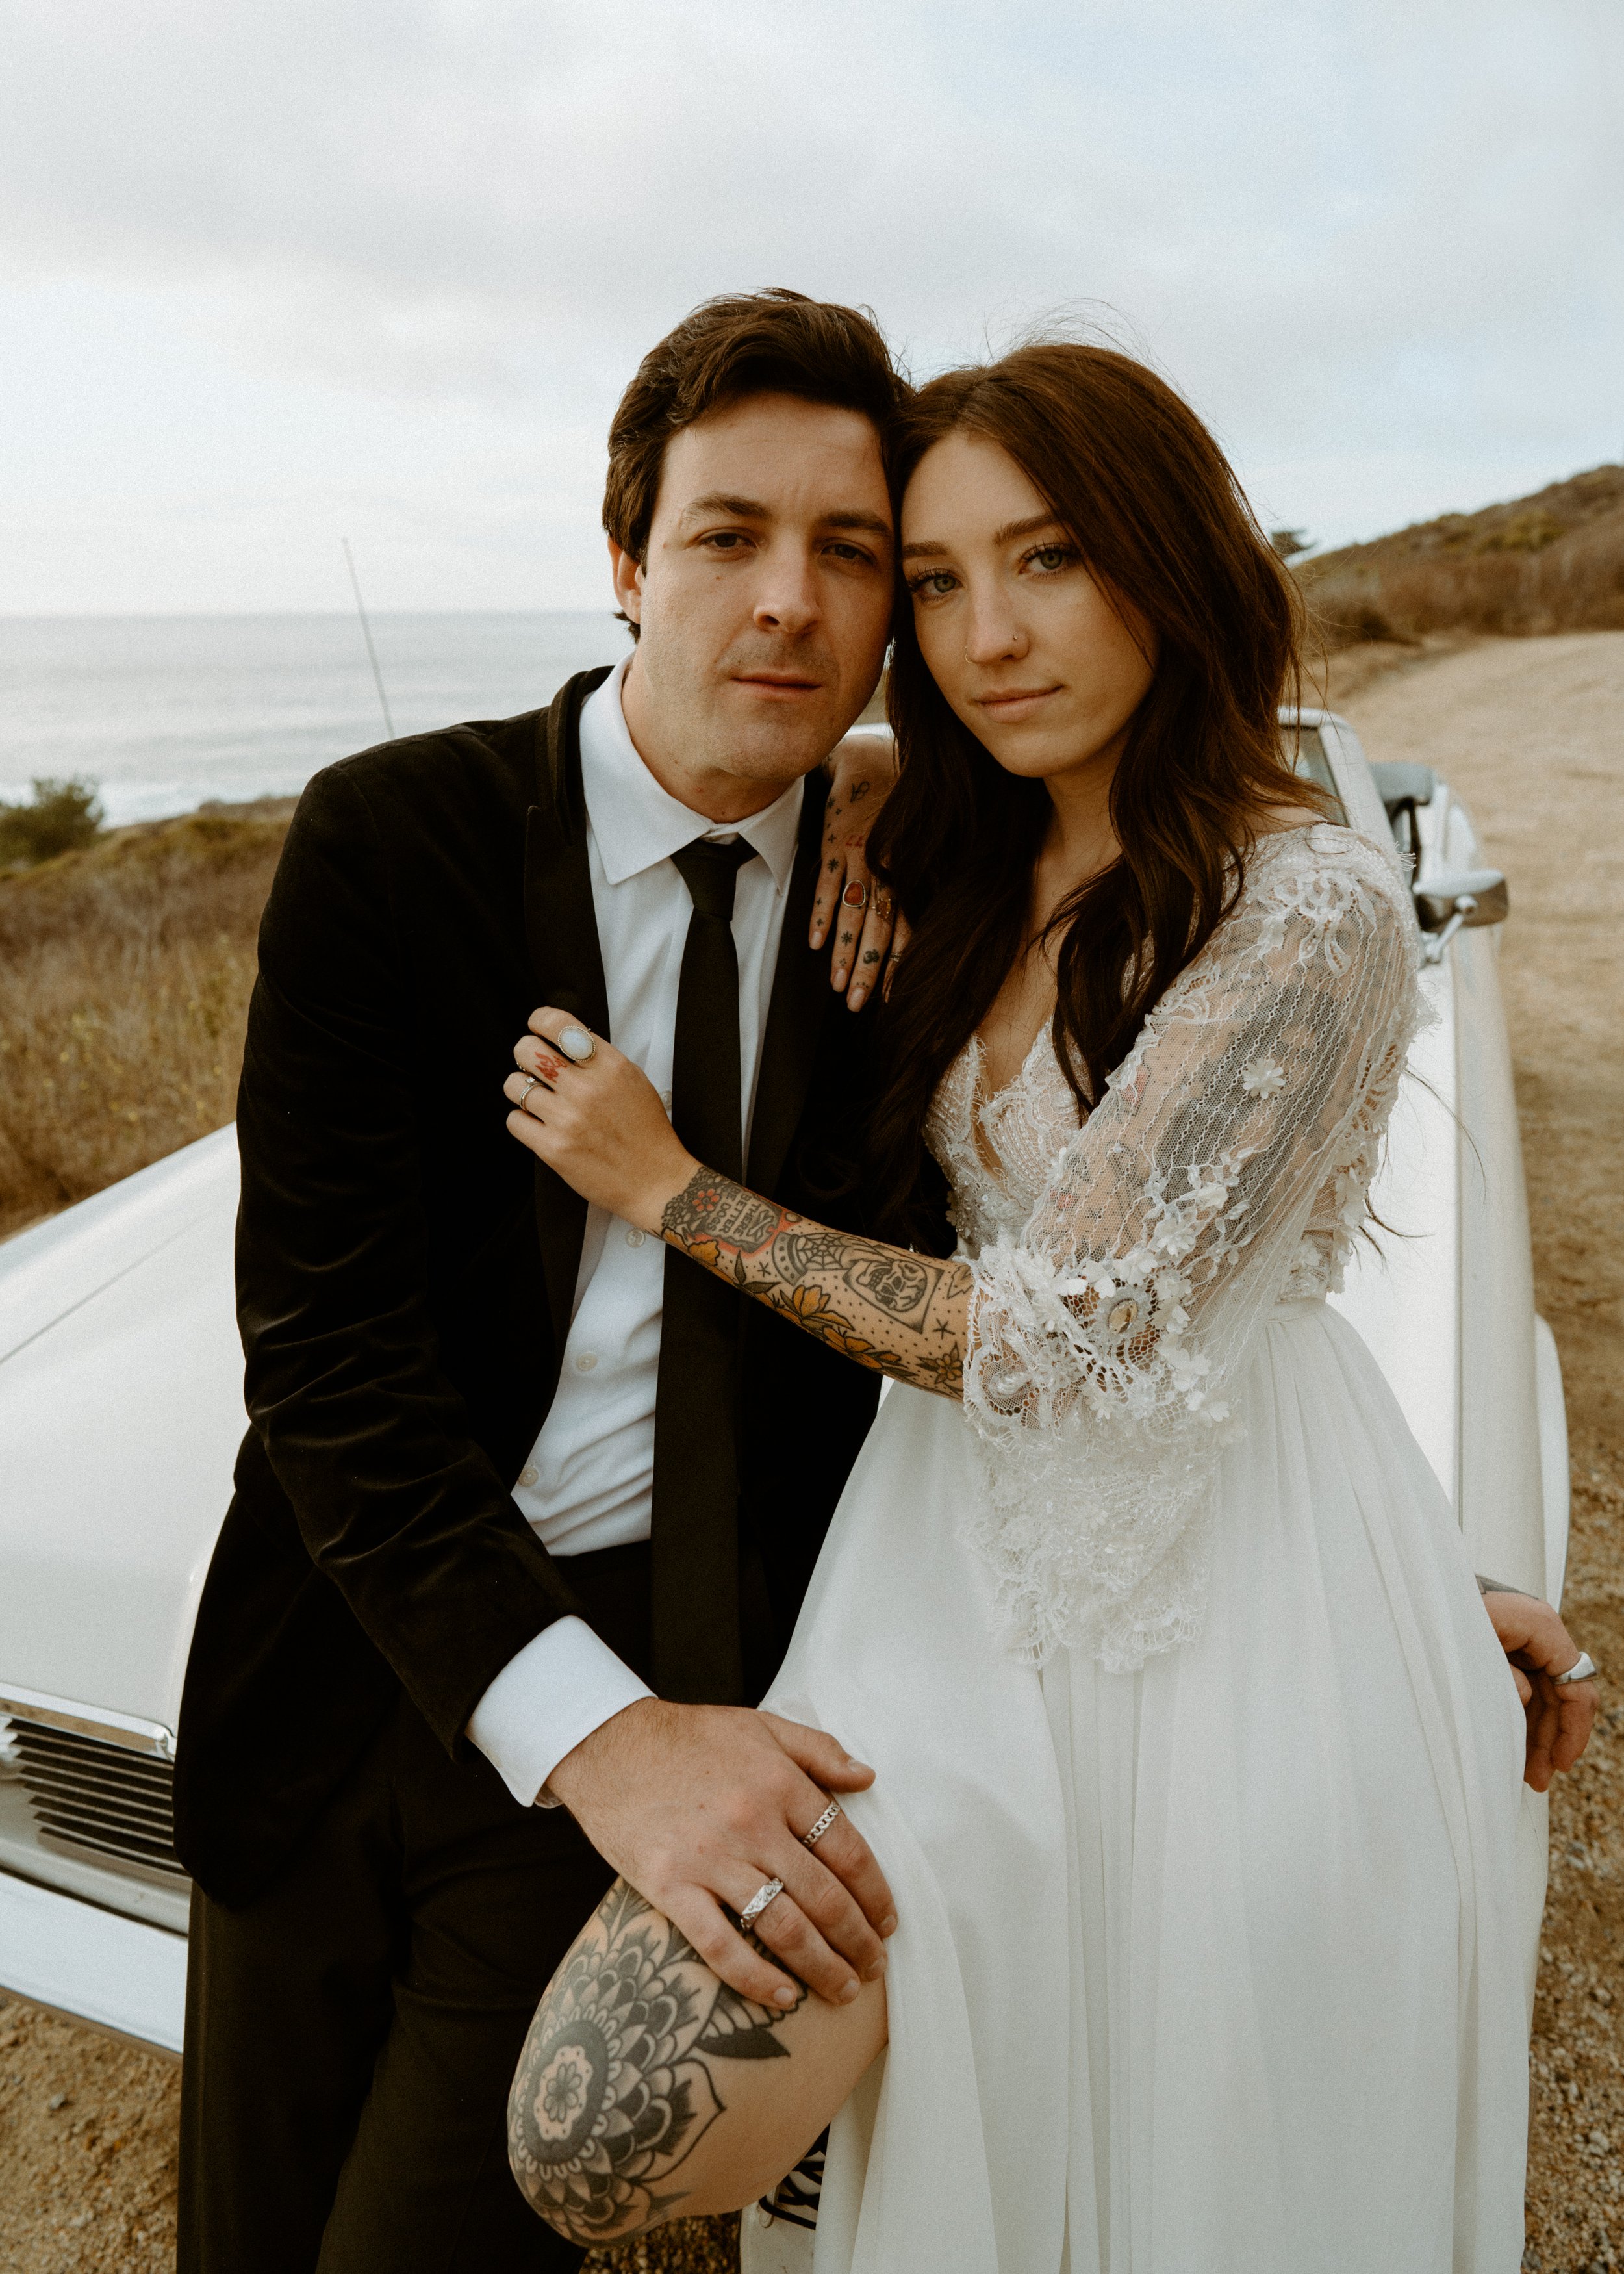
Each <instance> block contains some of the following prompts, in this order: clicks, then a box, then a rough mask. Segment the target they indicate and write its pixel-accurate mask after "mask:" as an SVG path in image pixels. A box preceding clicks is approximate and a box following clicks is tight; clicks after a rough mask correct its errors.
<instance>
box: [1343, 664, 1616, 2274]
mask: <svg viewBox="0 0 1624 2274" xmlns="http://www.w3.org/2000/svg"><path fill="white" fill-rule="evenodd" d="M1332 694H1333V699H1334V700H1335V697H1336V689H1335V680H1333V685H1332ZM1339 707H1340V708H1342V710H1343V711H1344V712H1346V714H1347V716H1348V717H1349V718H1350V719H1351V720H1352V721H1353V724H1354V725H1355V727H1357V729H1358V731H1359V734H1360V736H1361V738H1362V739H1363V741H1364V742H1365V749H1366V750H1367V751H1368V752H1369V754H1370V756H1371V757H1372V758H1417V759H1420V760H1422V761H1423V762H1424V763H1425V764H1430V765H1435V766H1437V767H1438V769H1439V770H1440V772H1442V773H1445V774H1447V776H1448V778H1449V779H1450V781H1451V782H1452V783H1453V784H1454V785H1455V787H1456V788H1457V789H1458V790H1460V791H1461V792H1462V794H1463V795H1464V797H1465V798H1466V800H1467V802H1468V803H1469V804H1470V807H1471V809H1472V814H1473V817H1474V819H1475V820H1476V822H1477V829H1478V834H1479V836H1480V837H1481V838H1482V840H1483V842H1484V845H1485V848H1486V850H1487V853H1488V855H1489V857H1490V858H1491V859H1492V861H1493V862H1495V863H1496V865H1497V866H1499V867H1501V868H1503V869H1504V870H1505V871H1506V873H1507V877H1508V879H1509V880H1510V885H1511V911H1512V913H1511V921H1510V922H1508V923H1507V927H1506V930H1505V933H1504V936H1503V942H1502V947H1501V954H1500V978H1501V983H1502V986H1503V989H1504V992H1505V998H1506V1013H1507V1024H1508V1027H1509V1028H1510V1034H1511V1049H1512V1058H1513V1061H1514V1064H1515V1070H1516V1081H1517V1103H1518V1106H1519V1109H1520V1113H1521V1118H1522V1148H1523V1155H1524V1159H1525V1163H1526V1167H1527V1173H1528V1195H1529V1206H1530V1215H1531V1217H1532V1222H1533V1235H1534V1274H1535V1291H1536V1299H1537V1301H1538V1305H1539V1308H1540V1310H1541V1311H1542V1312H1543V1313H1544V1314H1545V1317H1546V1318H1547V1319H1549V1321H1551V1326H1552V1329H1553V1332H1554V1333H1555V1336H1556V1340H1557V1346H1558V1348H1559V1349H1560V1352H1561V1357H1562V1371H1563V1376H1564V1380H1565V1383H1566V1387H1567V1392H1568V1427H1569V1430H1570V1432H1571V1444H1572V1456H1573V1461H1572V1466H1573V1481H1574V1537H1573V1547H1572V1550H1571V1554H1570V1556H1569V1561H1568V1589H1567V1593H1566V1594H1565V1596H1564V1598H1563V1610H1564V1613H1565V1615H1566V1616H1567V1618H1568V1624H1569V1625H1570V1627H1571V1628H1572V1629H1573V1630H1574V1632H1575V1636H1576V1637H1577V1638H1578V1639H1579V1640H1580V1641H1581V1642H1582V1643H1583V1645H1585V1646H1586V1647H1587V1648H1588V1649H1589V1650H1590V1654H1591V1655H1592V1657H1593V1658H1594V1659H1595V1660H1596V1661H1597V1663H1598V1665H1599V1666H1601V1667H1602V1668H1604V1669H1605V1671H1606V1672H1607V1673H1608V1674H1610V1675H1612V1676H1613V1679H1612V1680H1611V1681H1608V1682H1605V1683H1604V1685H1603V1698H1604V1700H1605V1701H1606V1703H1607V1706H1608V1711H1607V1712H1606V1713H1605V1719H1604V1723H1603V1726H1602V1727H1601V1728H1598V1731H1597V1733H1596V1736H1595V1737H1594V1738H1593V1739H1592V1741H1591V1744H1590V1751H1589V1752H1588V1753H1587V1755H1586V1757H1585V1758H1584V1760H1583V1763H1582V1764H1581V1765H1580V1767H1579V1769H1578V1771H1577V1773H1575V1775H1574V1776H1572V1777H1570V1778H1568V1779H1564V1780H1563V1781H1561V1782H1560V1785H1559V1788H1558V1790H1557V1792H1556V1794H1555V1796H1554V1800H1553V1808H1552V1812H1551V1858H1552V1871H1551V1893H1550V1898H1549V1901H1548V1904H1547V1908H1546V1913H1545V1938H1544V1940H1543V1943H1542V1945H1541V1951H1542V1963H1541V1967H1540V1977H1539V1995H1538V2005H1537V2007H1536V2010H1535V2017H1534V2048H1533V2066H1534V2120H1533V2132H1532V2143H1531V2144H1532V2157H1531V2167H1530V2174H1529V2248H1528V2254H1527V2255H1526V2257H1525V2258H1524V2260H1523V2263H1524V2265H1525V2266H1528V2267H1530V2268H1538V2269H1541V2270H1543V2274H1575V2270H1579V2269H1588V2268H1591V2267H1612V2266H1615V2265H1624V2022H1621V2020H1620V2017H1621V2016H1624V1818H1621V1817H1620V1800H1621V1799H1624V964H1621V962H1620V943H1621V940H1624V632H1591V633H1583V632H1579V633H1571V634H1568V635H1566V636H1560V637H1557V638H1552V639H1530V640H1494V641H1487V642H1485V643H1484V644H1482V645H1481V646H1477V647H1472V648H1469V649H1467V650H1465V651H1462V652H1461V653H1458V654H1455V655H1454V656H1449V657H1445V658H1443V659H1440V660H1428V661H1425V662H1422V663H1418V664H1416V665H1413V666H1402V665H1401V666H1399V667H1397V668H1396V669H1394V670H1391V671H1389V672H1387V674H1385V675H1383V676H1382V677H1380V678H1378V679H1376V680H1374V681H1371V682H1370V683H1369V684H1367V685H1366V686H1365V688H1363V689H1360V690H1358V691H1357V692H1352V693H1350V694H1348V695H1346V696H1344V697H1342V700H1341V703H1340V705H1339Z"/></svg>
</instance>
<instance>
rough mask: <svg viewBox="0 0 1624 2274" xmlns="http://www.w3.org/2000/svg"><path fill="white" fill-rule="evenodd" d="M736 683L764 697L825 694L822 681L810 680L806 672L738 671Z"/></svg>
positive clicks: (734, 678) (734, 676) (735, 674)
mask: <svg viewBox="0 0 1624 2274" xmlns="http://www.w3.org/2000/svg"><path fill="white" fill-rule="evenodd" d="M733 680H734V683H735V684H736V685H737V686H740V687H750V688H754V689H756V691H757V692H758V693H760V694H763V695H773V696H778V695H781V696H786V697H793V696H797V695H819V694H821V693H822V692H823V681H822V680H821V679H808V676H807V674H806V673H805V672H804V671H736V672H734V674H733Z"/></svg>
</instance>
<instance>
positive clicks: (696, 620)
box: [610, 395, 893, 810]
mask: <svg viewBox="0 0 1624 2274" xmlns="http://www.w3.org/2000/svg"><path fill="white" fill-rule="evenodd" d="M610 553H611V557H612V559H613V565H614V575H615V590H616V593H617V595H618V597H619V599H620V606H622V608H624V610H625V612H626V614H628V616H629V617H630V618H631V619H632V621H634V622H635V624H637V625H638V627H639V637H638V643H637V651H636V653H635V657H634V658H633V660H632V664H631V668H630V670H629V671H628V674H627V679H626V689H625V708H626V718H627V724H628V727H630V729H631V733H632V738H633V740H634V741H635V743H636V745H637V747H638V749H639V750H640V751H641V752H642V754H643V758H644V760H645V762H646V763H647V764H649V765H650V769H651V771H653V772H655V773H656V774H657V775H658V777H659V778H660V779H662V780H664V781H665V786H666V787H668V788H670V789H673V791H674V793H675V794H677V795H679V796H682V797H684V799H685V802H688V803H691V804H694V805H695V806H696V808H697V809H700V810H704V809H707V800H706V797H705V796H704V795H703V794H701V795H695V794H692V793H694V792H697V791H703V790H704V789H706V788H707V787H708V789H709V791H710V793H711V802H714V799H715V796H716V794H718V793H725V788H726V783H725V779H723V778H731V779H732V780H733V782H735V783H738V784H741V785H746V784H748V785H755V786H756V794H755V796H754V799H753V803H754V804H756V805H757V806H759V805H760V804H762V803H764V802H770V800H769V799H768V798H764V797H763V796H762V795H761V794H760V793H761V792H762V791H771V794H774V795H776V794H777V793H778V791H779V790H781V789H783V788H784V787H786V786H787V785H788V784H789V783H790V782H792V781H795V780H797V779H799V778H800V777H801V775H802V774H804V773H807V772H810V770H811V768H812V767H814V766H815V765H816V764H818V763H819V762H820V761H821V760H822V759H823V758H824V757H827V755H828V753H829V752H830V751H831V749H833V748H834V746H835V744H836V743H837V742H838V741H839V739H840V737H841V735H842V734H845V732H846V728H847V727H849V726H851V724H852V722H853V719H856V718H857V716H858V714H859V713H860V712H861V710H862V707H863V705H864V704H865V703H867V701H868V697H869V696H870V695H871V694H872V693H873V692H874V689H875V684H876V681H877V680H878V678H879V674H880V666H881V664H882V663H883V660H884V655H885V643H886V638H887V636H888V633H889V630H890V625H891V594H892V582H891V579H892V553H893V543H892V536H891V503H890V500H889V498H888V496H887V493H886V488H885V474H884V469H883V465H882V463H881V459H880V442H879V436H878V435H877V434H876V432H875V429H874V427H873V426H872V425H870V424H869V422H868V419H867V418H863V417H862V416H861V413H860V412H858V411H855V410H838V409H835V408H834V407H833V406H831V405H830V404H827V403H803V402H801V400H800V399H799V398H798V397H796V396H793V395H747V396H745V397H744V398H742V399H741V401H740V402H738V403H730V404H728V405H727V406H726V408H724V409H722V410H716V411H713V412H711V415H710V416H709V417H707V418H701V419H699V420H697V421H696V422H695V424H694V425H692V426H685V427H684V428H683V429H682V431H681V433H679V434H676V435H674V436H673V439H672V440H671V442H670V443H669V444H668V445H667V448H666V450H665V464H664V466H663V468H662V471H661V476H660V486H659V493H658V498H657V500H656V501H655V508H654V520H653V525H652V527H651V528H650V532H649V545H648V558H647V560H646V561H644V562H643V564H642V565H641V566H639V565H638V564H637V563H636V562H635V561H632V560H631V558H630V556H629V555H628V554H627V553H622V552H621V551H620V547H619V546H615V545H613V543H612V544H611V546H610ZM745 809H746V810H748V807H747V808H745Z"/></svg>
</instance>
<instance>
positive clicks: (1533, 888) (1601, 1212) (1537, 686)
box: [0, 633, 1624, 2274]
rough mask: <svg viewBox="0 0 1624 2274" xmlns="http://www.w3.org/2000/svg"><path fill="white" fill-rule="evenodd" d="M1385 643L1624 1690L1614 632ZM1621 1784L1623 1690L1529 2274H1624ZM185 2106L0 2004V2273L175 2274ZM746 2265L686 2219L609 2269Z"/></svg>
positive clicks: (1575, 1924)
mask: <svg viewBox="0 0 1624 2274" xmlns="http://www.w3.org/2000/svg"><path fill="white" fill-rule="evenodd" d="M1391 652H1392V651H1388V656H1387V657H1372V656H1365V657H1363V658H1356V659H1349V661H1346V662H1343V663H1342V666H1341V667H1340V670H1339V671H1338V673H1337V674H1335V676H1334V678H1333V683H1332V694H1333V699H1334V700H1336V701H1337V702H1338V703H1339V706H1340V707H1341V708H1342V709H1343V710H1344V711H1346V712H1347V713H1348V715H1349V716H1350V718H1351V719H1353V721H1354V723H1355V725H1356V726H1357V727H1358V729H1359V732H1360V734H1362V735H1363V736H1364V738H1365V742H1366V746H1367V748H1368V749H1369V750H1370V753H1371V756H1372V757H1378V758H1381V757H1411V758H1420V759H1423V760H1425V761H1426V762H1428V763H1430V764H1435V765H1437V766H1438V767H1439V768H1440V770H1441V771H1442V772H1446V773H1447V775H1448V776H1449V778H1450V779H1451V780H1452V781H1453V782H1454V783H1455V785H1456V787H1458V788H1459V789H1460V790H1461V791H1462V793H1463V794H1464V795H1465V796H1466V798H1467V799H1468V801H1469V802H1470V805H1471V807H1472V809H1473V811H1474V813H1475V815H1476V817H1477V822H1478V825H1479V830H1480V832H1481V834H1482V836H1483V839H1484V841H1485V847H1486V848H1487V851H1488V853H1489V855H1490V856H1491V857H1492V859H1494V860H1495V861H1496V862H1499V863H1500V865H1502V866H1503V867H1504V868H1505V869H1506V870H1507V874H1508V876H1509V877H1510V880H1511V890H1512V910H1513V914H1512V921H1511V922H1510V923H1509V924H1508V925H1507V929H1506V932H1505V935H1504V944H1503V952H1502V959H1501V971H1502V978H1503V982H1504V986H1505V991H1506V1000H1507V1013H1508V1017H1509V1020H1510V1027H1511V1036H1512V1048H1513V1052H1514V1056H1515V1063H1516V1069H1517V1083H1518V1096H1519V1100H1520V1103H1521V1106H1522V1132H1523V1145H1524V1149H1525V1153H1526V1156H1527V1166H1528V1182H1529V1198H1530V1206H1531V1210H1532V1217H1533V1228H1534V1249H1535V1266H1536V1272H1537V1277H1538V1299H1539V1305H1540V1308H1541V1309H1542V1311H1543V1312H1544V1313H1545V1316H1546V1317H1547V1318H1548V1319H1549V1320H1550V1321H1551V1323H1552V1326H1553V1329H1554V1330H1555V1333H1556V1337H1557V1341H1558V1344H1559V1345H1560V1350H1561V1353H1562V1362H1563V1366H1564V1368H1565V1370H1566V1375H1567V1383H1568V1412H1569V1418H1570V1422H1571V1426H1572V1431H1573V1454H1574V1485H1575V1500H1574V1519H1575V1537H1574V1550H1573V1555H1572V1560H1571V1562H1570V1565H1569V1577H1568V1595H1567V1598H1566V1603H1565V1608H1566V1610H1567V1612H1568V1616H1569V1619H1570V1622H1571V1623H1572V1625H1573V1626H1574V1629H1575V1632H1576V1633H1577V1634H1578V1635H1579V1637H1580V1638H1581V1639H1582V1640H1583V1642H1584V1643H1585V1644H1586V1645H1588V1646H1589V1648H1590V1650H1591V1652H1592V1653H1593V1654H1594V1655H1595V1657H1596V1658H1597V1660H1598V1662H1599V1663H1600V1664H1601V1665H1602V1666H1603V1667H1604V1668H1608V1669H1610V1670H1611V1671H1613V1673H1614V1674H1615V1675H1616V1676H1617V1679H1615V1680H1614V1681H1613V1683H1611V1684H1610V1685H1609V1687H1608V1688H1607V1690H1606V1692H1605V1694H1606V1696H1607V1697H1608V1698H1620V1699H1624V1230H1621V1228H1620V1220H1621V1218H1624V974H1621V973H1620V967H1619V948H1618V942H1619V940H1620V929H1621V927H1624V633H1593V634H1581V635H1575V636H1567V637H1560V638H1553V639H1538V640H1522V641H1513V640H1504V641H1492V642H1485V643H1484V644H1481V645H1478V646H1475V647H1472V648H1470V649H1467V650H1465V651H1460V652H1457V653H1454V654H1449V655H1444V656H1441V657H1440V656H1435V655H1433V656H1428V657H1426V658H1425V659H1423V660H1420V661H1417V662H1413V663H1411V662H1403V661H1400V662H1397V663H1396V664H1395V667H1393V668H1390V669H1387V670H1386V671H1385V672H1383V673H1382V674H1380V675H1379V676H1373V677H1372V676H1370V675H1368V674H1369V672H1370V666H1372V664H1374V663H1379V662H1383V661H1386V660H1388V659H1389V658H1390V656H1391ZM1350 664H1351V666H1352V667H1351V668H1350ZM1339 686H1340V692H1339ZM1621 1778H1624V1704H1620V1705H1619V1706H1614V1707H1613V1710H1612V1711H1611V1713H1610V1714H1609V1717H1608V1721H1607V1724H1606V1725H1605V1727H1604V1728H1602V1729H1601V1730H1600V1731H1598V1736H1597V1738H1596V1740H1595V1741H1594V1743H1593V1744H1592V1747H1591V1751H1590V1756H1589V1757H1588V1758H1587V1759H1586V1761H1585V1763H1584V1765H1583V1767H1582V1769H1581V1770H1580V1772H1579V1773H1578V1774H1577V1775H1576V1776H1575V1777H1573V1778H1572V1779H1570V1780H1568V1781H1567V1782H1566V1783H1565V1785H1564V1786H1563V1787H1562V1788H1561V1789H1560V1792H1559V1794H1558V1796H1557V1800H1556V1804H1555V1807H1554V1808H1553V1816H1552V1832H1553V1872H1552V1883H1551V1901H1550V1909H1549V1912H1548V1916H1547V1926H1546V1932H1545V1945H1544V1949H1545V1962H1544V1964H1543V1966H1542V1969H1541V1978H1540V1992H1539V2002H1538V2011H1537V2014H1536V2025H1535V2043H1534V2069H1535V2083H1536V2109H1535V2119H1534V2129H1533V2163H1532V2169H1531V2172H1530V2218H1529V2252H1528V2255H1527V2257H1526V2258H1525V2260H1524V2264H1525V2265H1527V2266H1529V2267H1530V2268H1535V2269H1539V2270H1541V2274H1582V2270H1588V2269H1591V2268H1598V2267H1613V2266H1615V2265H1620V2264H1624V2169H1621V2165H1624V2152H1621V2151H1624V2048H1621V2044H1620V2021H1619V2016H1620V2013H1624V1831H1621V1829H1620V1814H1619V1803H1620V1780H1621ZM175 2112H176V2091H175V2073H174V2070H173V2068H172V2067H170V2066H169V2064H167V2063H164V2062H161V2061H158V2060H155V2059H148V2058H147V2057H146V2056H144V2055H141V2054H139V2053H135V2052H130V2051H129V2050H127V2049H124V2048H120V2047H114V2046H109V2045H108V2044H106V2043H105V2042H104V2041H103V2040H101V2039H99V2038H97V2037H94V2035H93V2034H91V2033H90V2032H88V2031H86V2030H81V2029H74V2028H72V2027H71V2026H70V2025H69V2024H67V2023H65V2022H58V2021H56V2020H55V2019H53V2018H52V2017H50V2016H49V2015H44V2014H37V2013H35V2012H34V2011H33V2010H32V2009H29V2008H27V2007H20V2006H19V2005H17V2004H15V2003H12V2004H11V2005H9V2006H8V2005H7V2004H6V2003H5V2002H4V2000H3V1999H0V2269H4V2270H5V2274H69V2270H75V2274H124V2270H127V2274H161V2270H162V2269H164V2268H166V2267H167V2266H169V2264H170V2263H172V2258H173V2240H172V2237H173V2233H174V2226H173V2200H174V2160H173V2157H174V2130H175ZM600 2263H605V2262H600ZM606 2263H613V2264H614V2265H616V2266H617V2267H618V2268H619V2269H620V2270H622V2274H633V2270H635V2274H725V2270H726V2267H727V2266H728V2265H729V2264H730V2263H734V2262H733V2261H732V2260H731V2256H730V2254H729V2253H728V2252H727V2250H726V2248H725V2247H724V2246H721V2245H719V2244H717V2243H713V2242H712V2241H711V2240H709V2239H708V2238H706V2237H704V2236H703V2235H701V2234H698V2233H695V2232H694V2231H693V2230H691V2229H690V2230H673V2233H671V2235H670V2237H669V2238H668V2239H662V2238H656V2239H654V2240H652V2241H651V2242H650V2243H645V2244H638V2245H635V2246H634V2247H633V2248H631V2249H629V2250H628V2251H626V2252H624V2253H621V2254H618V2255H617V2256H616V2258H615V2259H614V2260H613V2261H611V2262H606ZM492 2274H500V2270H495V2269H493V2270H492ZM1372 2274H1374V2270H1372Z"/></svg>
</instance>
